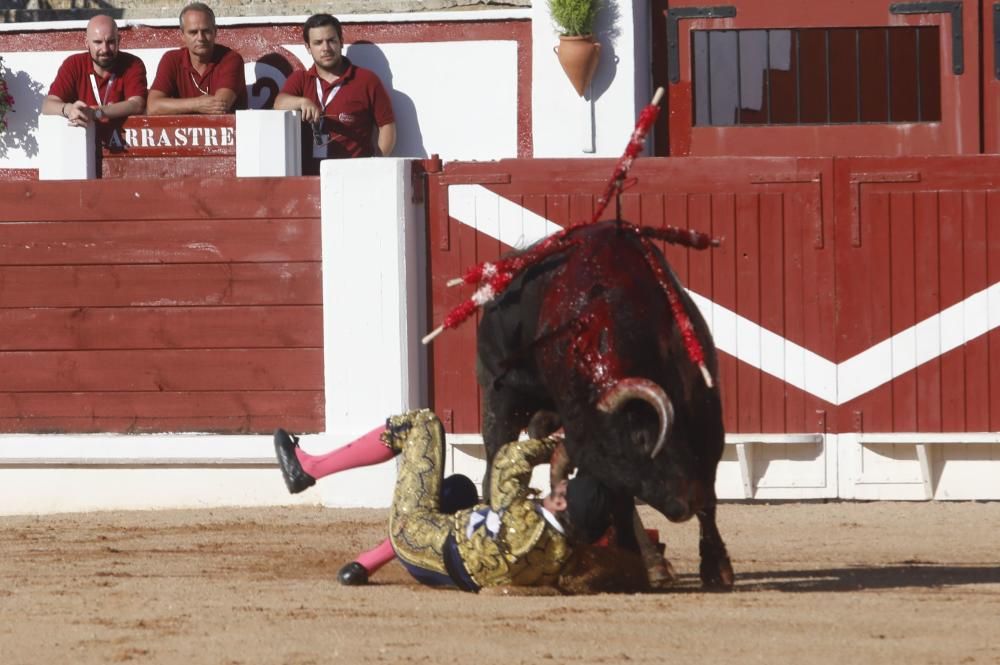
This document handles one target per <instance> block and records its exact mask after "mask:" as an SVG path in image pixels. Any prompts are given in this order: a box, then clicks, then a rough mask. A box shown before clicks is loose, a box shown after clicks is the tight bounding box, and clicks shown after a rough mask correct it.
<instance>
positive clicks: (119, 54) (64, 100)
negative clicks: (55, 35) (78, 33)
mask: <svg viewBox="0 0 1000 665" xmlns="http://www.w3.org/2000/svg"><path fill="white" fill-rule="evenodd" d="M84 42H85V44H86V45H87V52H86V53H77V54H76V55H71V56H70V57H68V58H66V60H64V61H63V63H62V65H60V67H59V71H58V72H57V73H56V80H55V81H53V82H52V86H51V87H50V88H49V94H48V95H47V96H46V97H45V99H44V100H43V101H42V114H43V115H61V116H63V117H65V118H66V119H68V120H69V123H70V124H71V125H76V126H77V127H86V126H87V125H88V124H90V123H92V122H94V121H95V120H102V119H103V118H124V117H126V116H130V115H135V114H137V113H142V112H143V110H145V108H146V66H145V65H143V64H142V60H140V59H139V58H137V57H135V56H134V55H132V54H131V53H125V52H124V51H120V50H118V45H119V41H118V26H117V24H115V22H114V19H112V18H111V17H110V16H104V15H99V16H95V17H93V18H92V19H90V21H88V22H87V31H86V35H85V37H84Z"/></svg>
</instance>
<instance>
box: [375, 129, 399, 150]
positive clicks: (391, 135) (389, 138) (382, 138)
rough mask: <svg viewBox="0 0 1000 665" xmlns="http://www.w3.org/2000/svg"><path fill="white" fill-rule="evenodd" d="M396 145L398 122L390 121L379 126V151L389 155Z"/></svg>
mask: <svg viewBox="0 0 1000 665" xmlns="http://www.w3.org/2000/svg"><path fill="white" fill-rule="evenodd" d="M395 147H396V123H394V122H390V123H389V124H387V125H383V126H381V127H379V128H378V151H379V154H380V155H381V156H382V157H388V156H389V155H391V154H392V151H393V149H394V148H395Z"/></svg>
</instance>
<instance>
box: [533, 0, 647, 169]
mask: <svg viewBox="0 0 1000 665" xmlns="http://www.w3.org/2000/svg"><path fill="white" fill-rule="evenodd" d="M605 4H606V7H605V8H604V9H603V10H602V11H601V12H600V13H599V14H598V16H597V24H596V26H595V37H596V38H597V40H598V41H599V42H600V44H601V59H600V61H599V63H598V66H597V72H596V73H595V75H594V80H593V83H592V84H591V90H590V93H588V94H587V95H585V96H584V97H583V98H581V97H579V96H578V95H577V93H576V90H575V89H574V88H573V86H572V85H571V84H570V82H569V80H568V79H567V78H566V74H565V73H563V70H562V67H560V65H559V61H558V60H557V59H556V54H555V53H554V52H553V50H552V49H553V47H554V46H556V44H558V42H559V38H558V33H557V32H556V30H555V28H554V26H553V24H552V18H551V15H550V14H549V9H548V3H547V2H535V3H533V5H532V10H531V11H532V23H531V38H532V70H533V77H532V79H533V80H532V83H533V85H532V92H531V107H532V130H533V134H534V156H535V157H588V156H594V157H618V156H620V155H621V154H622V152H623V151H624V149H625V146H626V144H627V143H628V140H629V136H630V135H631V133H632V129H633V128H634V127H635V121H636V119H637V118H638V116H639V112H640V111H641V110H642V108H643V107H644V106H645V105H646V104H648V103H649V100H650V99H651V98H652V94H651V92H650V84H649V76H650V75H649V64H648V63H649V55H648V53H649V46H648V41H649V40H648V29H647V25H648V23H649V21H648V16H647V14H648V11H649V9H648V3H647V2H646V1H645V0H616V1H615V2H608V3H605Z"/></svg>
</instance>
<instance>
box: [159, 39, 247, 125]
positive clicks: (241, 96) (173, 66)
mask: <svg viewBox="0 0 1000 665" xmlns="http://www.w3.org/2000/svg"><path fill="white" fill-rule="evenodd" d="M222 88H227V89H229V90H232V91H233V92H235V93H236V106H235V107H234V110H235V109H245V108H246V107H247V83H246V77H245V76H244V74H243V56H241V55H240V54H239V53H237V52H236V51H234V50H232V49H231V48H228V47H226V46H222V45H220V44H216V45H215V50H214V51H213V52H212V62H210V63H209V64H208V69H206V70H205V73H204V74H198V72H196V71H195V70H194V67H192V66H191V56H190V55H188V50H187V49H186V48H179V49H175V50H173V51H167V52H166V53H164V54H163V57H162V58H161V59H160V65H159V66H158V67H157V68H156V78H155V79H153V85H151V86H149V89H150V90H159V91H160V92H162V93H163V94H164V95H166V96H167V97H170V98H171V99H190V98H191V97H200V96H201V95H214V94H215V93H216V92H218V91H219V90H220V89H222Z"/></svg>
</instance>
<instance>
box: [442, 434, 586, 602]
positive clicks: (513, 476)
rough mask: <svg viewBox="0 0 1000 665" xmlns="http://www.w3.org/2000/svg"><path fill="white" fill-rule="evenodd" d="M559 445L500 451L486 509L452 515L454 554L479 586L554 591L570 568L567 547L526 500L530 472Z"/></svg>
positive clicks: (529, 444)
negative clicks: (554, 587) (554, 586)
mask: <svg viewBox="0 0 1000 665" xmlns="http://www.w3.org/2000/svg"><path fill="white" fill-rule="evenodd" d="M557 445H558V439H553V438H547V439H540V440H539V439H529V440H527V441H514V442H512V443H509V444H507V445H506V446H504V447H503V448H501V449H500V450H499V451H498V452H497V454H496V457H495V458H494V460H493V473H492V485H491V488H490V505H489V506H485V505H480V506H477V507H475V508H472V509H469V510H461V511H459V512H458V513H456V514H455V529H454V534H455V542H456V544H457V546H458V552H459V554H460V555H461V557H462V561H463V562H464V563H465V568H466V570H467V571H468V572H469V575H471V576H472V579H474V580H475V581H476V583H477V584H479V586H481V587H488V586H503V585H516V586H545V585H552V584H555V582H556V580H557V578H558V577H559V574H560V572H562V570H563V569H564V568H565V567H566V566H567V564H568V563H569V562H570V559H571V558H572V556H573V547H572V546H571V544H570V542H569V541H568V540H567V539H566V536H564V535H563V534H562V532H561V530H560V529H558V528H557V527H556V526H554V525H553V524H552V523H550V522H549V521H547V520H546V518H545V516H544V514H543V513H542V508H541V506H539V505H538V504H537V503H536V502H535V501H533V500H532V499H530V498H529V488H528V483H529V482H530V480H531V470H532V468H533V467H535V466H536V465H538V464H544V463H547V462H548V461H549V460H550V459H551V457H552V452H553V451H554V450H555V448H556V446H557ZM497 518H499V519H497ZM553 521H554V518H553Z"/></svg>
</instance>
